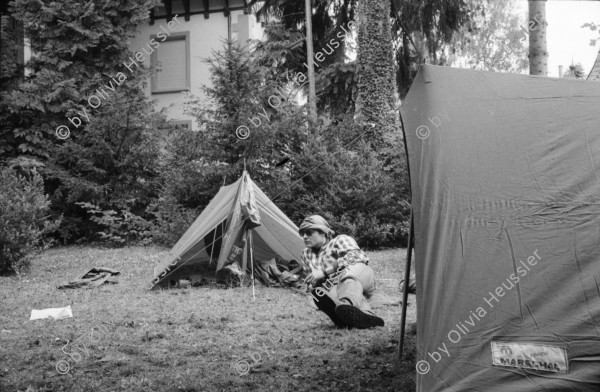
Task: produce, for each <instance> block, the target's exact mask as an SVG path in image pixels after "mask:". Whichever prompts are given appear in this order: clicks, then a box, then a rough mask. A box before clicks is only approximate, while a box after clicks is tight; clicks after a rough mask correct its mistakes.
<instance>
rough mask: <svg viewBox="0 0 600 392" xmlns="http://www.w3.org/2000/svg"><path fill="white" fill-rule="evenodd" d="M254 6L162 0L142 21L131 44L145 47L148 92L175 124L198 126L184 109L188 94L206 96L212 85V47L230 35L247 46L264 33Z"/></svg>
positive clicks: (245, 0) (224, 0) (222, 0)
mask: <svg viewBox="0 0 600 392" xmlns="http://www.w3.org/2000/svg"><path fill="white" fill-rule="evenodd" d="M253 6H254V1H249V0H163V4H162V5H161V6H159V7H156V8H154V9H152V10H151V12H150V21H149V22H148V23H145V24H143V25H140V26H138V30H139V33H138V34H137V35H136V36H135V37H134V39H132V40H131V44H130V49H131V51H132V52H134V53H135V52H141V53H142V54H143V60H142V62H143V63H144V65H146V66H147V67H150V68H151V69H152V70H153V71H152V78H151V80H150V82H149V83H148V86H147V88H146V94H147V96H148V97H150V98H152V99H154V100H156V101H157V106H158V107H159V108H167V118H168V119H169V120H170V121H172V122H174V123H175V124H177V126H179V127H181V128H187V129H193V130H197V129H198V128H199V124H197V123H196V122H195V121H194V119H193V118H192V117H191V116H190V115H188V114H186V113H185V103H186V101H188V100H189V99H190V94H191V95H193V96H195V97H196V98H197V99H200V100H201V101H202V100H204V99H205V96H204V94H203V93H202V86H203V85H210V71H209V64H208V63H206V61H205V60H206V59H208V58H209V57H210V56H211V55H212V52H213V51H218V50H223V47H224V42H225V41H226V40H227V39H235V40H237V41H238V42H239V43H240V44H242V45H243V44H246V43H247V41H248V40H249V39H261V38H262V37H263V28H262V26H261V24H260V23H259V22H258V21H257V18H256V16H255V15H253V14H252V7H253ZM140 58H142V56H140Z"/></svg>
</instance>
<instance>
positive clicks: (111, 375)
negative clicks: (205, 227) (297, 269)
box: [0, 247, 416, 392]
mask: <svg viewBox="0 0 600 392" xmlns="http://www.w3.org/2000/svg"><path fill="white" fill-rule="evenodd" d="M405 252H406V251H405V250H404V249H390V250H384V251H378V252H368V255H369V257H370V259H371V263H370V265H371V266H372V267H373V269H374V270H375V272H376V276H377V277H378V278H379V279H378V285H379V287H380V288H382V289H383V290H384V291H385V292H386V293H387V294H388V295H389V296H390V297H392V298H394V299H400V298H401V294H400V291H399V280H400V279H401V277H403V274H404V272H403V271H404V258H405ZM166 253H167V250H166V249H164V248H158V247H129V248H122V249H105V248H97V247H62V248H54V249H50V250H48V251H46V252H44V253H42V254H41V255H39V256H38V257H36V258H35V259H34V260H33V262H32V265H31V269H30V270H29V272H27V273H25V274H24V275H21V276H13V277H0V298H1V303H2V307H1V309H0V326H1V327H0V340H1V347H0V391H7V392H8V391H28V392H37V391H46V390H47V391H50V390H52V391H69V392H71V391H75V392H76V391H86V392H87V391H153V392H156V391H187V392H195V391H198V392H200V391H203V392H204V391H315V390H321V391H378V392H380V391H394V392H403V391H406V392H409V391H414V390H415V374H416V372H415V359H414V358H415V336H414V328H409V330H410V331H411V332H410V333H408V334H407V335H408V336H407V338H406V340H405V343H406V344H405V355H404V357H403V359H402V360H401V361H400V362H398V361H396V352H397V346H398V338H399V330H400V313H401V307H400V306H386V307H383V308H379V309H377V310H376V312H377V314H379V315H380V316H381V317H382V318H383V319H384V320H385V323H386V326H385V327H379V328H375V329H371V330H339V329H336V328H335V327H334V326H333V324H332V323H331V321H330V320H329V319H328V318H327V316H325V315H324V314H323V313H321V312H317V311H316V306H315V305H314V303H312V301H311V299H310V297H309V296H307V295H303V294H301V293H298V292H294V291H292V290H289V289H281V288H279V289H277V288H266V287H263V286H261V285H257V287H256V301H254V300H253V298H252V288H251V287H250V288H246V287H243V288H235V289H216V288H185V289H170V290H154V291H147V289H146V288H145V287H147V284H148V282H149V281H150V279H151V275H152V268H153V267H154V266H155V265H156V264H157V263H158V261H159V260H161V259H162V258H163V257H164V256H165V255H166ZM94 266H95V267H108V268H114V269H117V270H119V271H120V272H121V275H120V276H119V283H118V284H110V285H109V284H105V285H103V286H101V287H99V288H97V289H93V290H88V289H67V290H58V289H57V288H56V287H57V286H58V285H59V284H61V283H65V282H67V281H69V280H71V279H74V278H76V277H78V275H80V274H82V273H83V272H85V271H87V270H88V269H89V268H91V267H94ZM67 305H70V306H71V308H72V310H73V318H65V319H62V320H52V319H50V320H34V321H30V320H29V316H30V313H31V309H44V308H55V307H63V306H67ZM408 309H409V310H408V313H407V317H408V322H407V324H411V323H414V322H415V321H416V316H415V312H416V308H415V298H414V295H410V296H409V308H408ZM67 339H68V340H69V342H70V344H69V346H67V347H65V344H66V343H67ZM74 341H76V342H74ZM72 347H76V348H78V350H74V351H73V352H70V350H71V349H73V348H72ZM63 349H64V352H63V351H62V350H63ZM65 352H67V353H70V354H71V358H69V357H68V356H67V355H66V354H65ZM57 365H58V366H57ZM67 365H68V366H67ZM59 370H60V371H61V372H62V373H65V374H60V373H59Z"/></svg>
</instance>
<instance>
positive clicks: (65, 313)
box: [29, 305, 73, 320]
mask: <svg viewBox="0 0 600 392" xmlns="http://www.w3.org/2000/svg"><path fill="white" fill-rule="evenodd" d="M50 317H52V318H54V319H55V320H60V319H64V318H69V317H73V311H72V310H71V305H69V306H67V307H66V308H48V309H41V310H37V309H31V317H30V318H29V320H38V319H45V318H50Z"/></svg>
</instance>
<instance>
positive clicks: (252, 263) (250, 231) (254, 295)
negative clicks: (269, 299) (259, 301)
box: [248, 230, 256, 302]
mask: <svg viewBox="0 0 600 392" xmlns="http://www.w3.org/2000/svg"><path fill="white" fill-rule="evenodd" d="M248 237H250V241H249V242H250V266H251V267H252V300H253V301H254V302H256V293H255V292H254V255H253V249H254V243H253V241H252V230H248Z"/></svg>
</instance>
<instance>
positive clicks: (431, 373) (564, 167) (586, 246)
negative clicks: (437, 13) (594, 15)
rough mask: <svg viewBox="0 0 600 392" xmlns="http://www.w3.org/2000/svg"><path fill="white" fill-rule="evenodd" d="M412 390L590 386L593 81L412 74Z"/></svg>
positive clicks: (598, 87)
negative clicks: (414, 287) (414, 363)
mask: <svg viewBox="0 0 600 392" xmlns="http://www.w3.org/2000/svg"><path fill="white" fill-rule="evenodd" d="M401 112H402V118H403V121H404V132H405V140H406V143H407V151H408V160H409V171H410V179H411V192H412V208H413V214H414V239H415V268H416V280H417V324H418V326H417V359H416V361H417V373H418V375H417V391H420V392H442V391H443V392H452V391H456V392H459V391H460V392H464V391H473V392H506V391H519V392H527V391H530V392H534V391H536V392H537V391H556V392H558V391H561V392H564V391H578V392H598V391H600V83H598V82H590V81H581V80H567V79H554V78H546V77H536V76H527V75H514V74H501V73H492V72H479V71H472V70H464V69H454V68H449V67H438V66H431V65H423V66H421V68H420V70H419V72H418V74H417V76H416V78H415V80H414V82H413V85H412V87H411V89H410V91H409V93H408V95H407V96H406V99H405V100H404V102H403V104H402V107H401Z"/></svg>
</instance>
